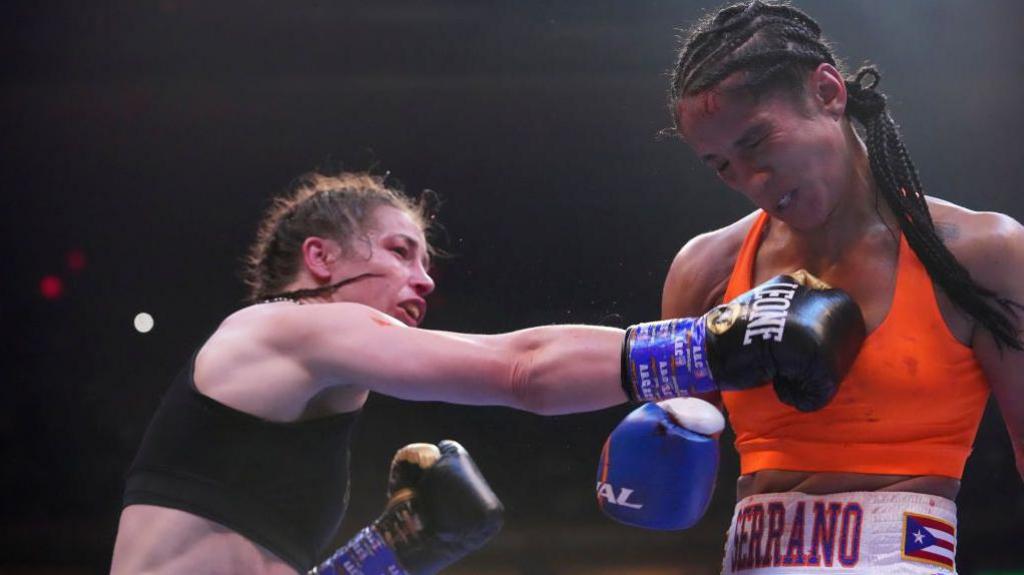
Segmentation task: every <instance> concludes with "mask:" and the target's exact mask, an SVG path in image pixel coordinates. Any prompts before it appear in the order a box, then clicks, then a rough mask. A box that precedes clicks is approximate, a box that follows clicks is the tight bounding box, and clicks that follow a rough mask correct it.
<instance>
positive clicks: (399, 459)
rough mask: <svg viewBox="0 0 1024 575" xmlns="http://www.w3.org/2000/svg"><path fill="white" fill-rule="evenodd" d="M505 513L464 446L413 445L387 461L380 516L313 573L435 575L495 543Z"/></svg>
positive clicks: (441, 444)
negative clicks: (385, 498) (385, 491)
mask: <svg viewBox="0 0 1024 575" xmlns="http://www.w3.org/2000/svg"><path fill="white" fill-rule="evenodd" d="M503 513H504V507H502V505H501V501H499V500H498V497H497V496H496V495H495V494H494V492H493V491H491V488H490V486H489V485H488V484H487V481H486V480H485V479H484V477H483V475H482V474H481V473H480V470H479V469H477V467H476V464H475V463H473V459H472V458H471V457H470V456H469V453H467V452H466V450H465V449H464V448H463V447H462V446H461V445H459V444H458V443H456V442H455V441H451V440H445V441H442V442H441V443H439V444H438V445H437V446H434V445H431V444H429V443H413V444H411V445H407V446H405V447H403V448H402V449H399V450H398V452H397V453H395V457H394V459H393V460H392V462H391V472H390V476H389V479H388V503H387V506H386V508H385V509H384V512H383V513H382V514H381V516H380V517H379V518H377V520H376V521H374V522H373V524H372V525H371V526H370V527H367V528H365V529H363V531H361V532H360V533H359V534H358V535H357V536H356V537H354V538H353V539H352V540H351V541H349V543H347V544H346V545H345V546H343V547H342V548H341V549H339V550H338V551H337V552H336V553H335V554H334V555H332V556H331V558H330V559H328V560H327V561H325V562H324V563H323V564H321V565H320V566H319V567H317V568H316V569H314V570H313V571H311V573H313V574H318V575H319V574H335V573H337V574H339V575H340V574H346V575H348V574H356V573H358V574H360V575H385V574H387V575H406V574H409V575H432V574H434V573H437V572H438V571H440V570H441V569H443V568H444V567H446V566H448V565H450V564H452V563H454V562H455V561H457V560H459V559H460V558H462V557H463V556H465V555H467V554H469V553H470V552H472V551H473V550H475V549H478V548H480V547H482V546H483V545H484V544H485V543H486V542H487V541H488V540H490V539H491V537H494V535H496V534H497V533H498V531H500V530H501V525H502V521H503V519H502V515H503Z"/></svg>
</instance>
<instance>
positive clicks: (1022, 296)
mask: <svg viewBox="0 0 1024 575" xmlns="http://www.w3.org/2000/svg"><path fill="white" fill-rule="evenodd" d="M986 216H988V219H990V220H992V221H990V222H988V226H987V227H988V228H989V229H990V230H991V233H989V234H986V239H985V240H984V243H983V245H982V246H981V247H980V248H979V250H977V251H978V253H976V254H973V256H972V257H970V258H969V259H968V260H967V261H965V264H966V265H967V266H968V269H969V271H970V272H971V275H972V277H974V279H975V280H976V281H977V282H978V283H979V284H981V285H982V286H984V287H986V288H989V289H991V290H993V291H995V292H996V293H997V294H998V296H999V297H1000V298H1007V299H1010V300H1012V301H1014V302H1016V303H1017V304H1021V305H1024V273H1022V271H1021V270H1024V227H1022V226H1021V225H1020V223H1018V222H1016V221H1014V220H1013V219H1012V218H1010V217H1008V216H1002V215H998V214H986ZM1017 313H1018V317H1017V318H1013V317H1012V316H1011V321H1013V323H1014V324H1015V326H1016V329H1017V332H1018V334H1020V333H1021V329H1022V327H1024V310H1022V309H1020V308H1017ZM1018 337H1020V335H1018ZM974 353H975V357H977V359H978V362H979V363H980V364H981V367H982V369H983V370H984V372H985V375H986V376H987V378H988V381H989V385H990V386H991V388H992V393H993V395H994V396H995V398H996V401H997V402H998V404H999V410H1000V412H1001V413H1002V415H1003V419H1004V420H1005V422H1006V427H1007V431H1008V432H1009V434H1010V440H1011V442H1012V443H1013V448H1014V454H1015V456H1016V460H1017V469H1018V471H1019V472H1020V473H1021V476H1022V478H1024V375H1022V374H1024V351H1020V350H1015V349H1012V348H1009V347H1007V346H1003V347H1002V349H1000V347H999V346H998V345H997V343H996V341H995V338H993V337H992V335H991V334H990V333H989V332H988V330H986V329H985V328H984V327H982V326H980V325H978V326H976V327H975V335H974Z"/></svg>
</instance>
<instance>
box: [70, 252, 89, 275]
mask: <svg viewBox="0 0 1024 575" xmlns="http://www.w3.org/2000/svg"><path fill="white" fill-rule="evenodd" d="M67 261H68V269H69V270H71V271H73V272H80V271H82V270H84V269H85V263H86V262H85V252H83V251H82V250H80V249H73V250H71V251H69V252H68V255H67Z"/></svg>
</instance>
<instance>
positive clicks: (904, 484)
mask: <svg viewBox="0 0 1024 575" xmlns="http://www.w3.org/2000/svg"><path fill="white" fill-rule="evenodd" d="M851 491H903V492H910V493H923V494H926V495H936V496H938V497H944V498H946V499H949V500H950V501H953V500H955V499H956V495H957V492H959V491H960V481H959V480H958V479H953V478H952V477H940V476H936V475H873V474H865V473H822V472H810V471H782V470H778V469H765V470H762V471H757V472H755V473H750V474H747V475H741V476H740V478H739V479H738V480H737V481H736V497H737V500H740V499H743V498H745V497H749V496H751V495H760V494H763V493H785V492H799V493H807V494H808V495H828V494H832V493H846V492H851Z"/></svg>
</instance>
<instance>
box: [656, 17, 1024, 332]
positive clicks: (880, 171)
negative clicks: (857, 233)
mask: <svg viewBox="0 0 1024 575" xmlns="http://www.w3.org/2000/svg"><path fill="white" fill-rule="evenodd" d="M826 62H827V63H829V64H832V65H833V66H836V68H840V65H839V64H838V63H837V61H836V59H835V56H834V55H833V53H832V49H831V47H830V46H829V45H828V43H827V42H826V41H825V40H824V39H823V38H822V37H821V28H820V27H819V26H818V24H817V22H815V21H814V20H813V19H811V17H810V16H808V15H807V14H804V13H803V12H801V11H800V10H797V9H796V8H793V7H792V6H788V5H785V4H767V3H764V2H761V1H759V0H754V1H752V2H747V3H742V4H735V5H732V6H729V7H726V8H724V9H722V10H721V11H719V12H718V13H717V14H716V15H715V16H713V17H709V18H706V19H704V20H703V21H701V22H699V23H698V24H697V25H696V27H695V28H694V29H693V30H692V31H691V33H690V36H689V39H688V40H687V42H686V43H685V45H684V46H683V48H682V50H680V52H679V58H678V61H677V63H676V69H675V71H674V73H673V77H672V88H671V91H670V95H669V99H670V105H671V109H672V110H673V118H674V119H675V113H674V111H675V110H676V107H677V104H678V102H679V101H680V100H681V99H682V98H684V97H686V96H692V95H694V94H700V93H702V92H705V91H706V90H709V89H711V88H713V87H715V86H717V85H718V84H719V83H721V82H722V81H723V80H725V79H726V78H727V77H729V76H731V75H732V74H734V73H736V72H741V71H742V72H744V73H745V76H744V77H743V78H742V79H741V82H742V85H741V86H739V87H738V88H737V89H743V90H745V91H746V92H747V93H749V94H752V95H754V97H758V96H761V95H764V94H767V93H769V92H771V91H772V90H775V89H786V90H791V91H793V92H797V91H799V90H801V89H802V86H803V80H804V78H806V75H807V74H808V73H809V72H810V71H812V70H814V69H815V68H816V67H817V66H818V65H819V64H822V63H826ZM880 79H881V76H880V75H879V73H878V70H877V69H875V68H874V67H864V68H861V69H860V70H859V71H858V72H857V74H856V75H854V76H853V77H848V78H847V79H846V89H847V94H848V97H847V107H846V113H847V114H848V115H849V116H850V117H851V118H853V119H855V120H857V121H858V122H860V123H861V124H862V125H863V127H864V131H865V134H866V140H867V142H866V144H867V148H868V159H869V161H870V164H871V173H872V175H873V176H874V179H875V183H876V184H877V186H878V189H879V191H880V194H881V195H882V197H883V198H884V199H885V201H886V203H887V204H888V205H889V207H890V209H892V211H893V212H894V213H895V214H896V216H897V220H898V221H899V225H900V229H901V230H902V231H903V234H904V235H905V236H906V238H907V243H909V244H910V247H911V248H912V249H913V250H914V253H916V254H917V257H918V258H919V259H920V260H921V263H922V264H924V267H925V269H926V270H928V275H929V276H930V277H931V278H932V281H935V282H937V283H938V284H939V286H941V287H942V289H943V290H944V291H945V292H946V293H947V294H948V295H949V297H950V299H952V300H953V303H955V304H956V305H957V306H959V307H960V308H961V309H962V310H964V311H965V312H966V313H967V314H969V315H970V316H971V317H972V318H974V319H975V320H976V321H978V322H979V323H980V324H981V325H983V326H984V327H985V328H986V329H988V330H989V332H991V333H992V335H993V337H994V338H995V341H996V344H997V345H998V346H999V348H1000V349H1002V348H1003V346H1004V345H1005V346H1009V347H1011V348H1013V349H1016V350H1024V343H1022V341H1021V336H1020V331H1019V330H1018V328H1017V327H1016V324H1015V320H1016V319H1018V318H1019V316H1018V315H1017V311H1016V309H1024V306H1021V305H1020V304H1018V303H1017V302H1014V301H1012V300H1010V299H1007V298H1002V297H999V295H998V294H996V293H995V292H994V291H992V290H990V289H987V288H985V287H982V286H980V285H978V284H977V283H976V282H975V281H974V280H973V279H972V278H971V275H970V273H969V272H968V271H967V269H966V268H964V267H963V265H962V264H960V262H959V261H957V259H956V257H955V256H954V255H953V254H952V253H951V252H950V251H949V249H948V248H947V247H946V245H945V244H944V243H943V242H942V239H941V238H939V235H938V234H937V233H936V230H935V224H934V223H933V222H932V217H931V213H930V212H929V211H928V204H927V202H926V199H925V195H924V189H923V187H922V186H921V182H920V180H919V178H918V174H917V168H916V167H915V166H914V163H913V161H911V159H910V154H909V153H908V152H907V149H906V147H905V146H904V145H903V139H902V138H901V137H900V133H899V129H898V128H897V126H896V123H895V122H894V121H893V119H892V116H891V115H890V114H889V112H888V110H887V109H886V98H885V95H883V94H882V93H880V92H879V91H878V90H877V87H878V82H879V80H880ZM677 127H678V126H677ZM1015 308H1016V309H1015Z"/></svg>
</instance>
